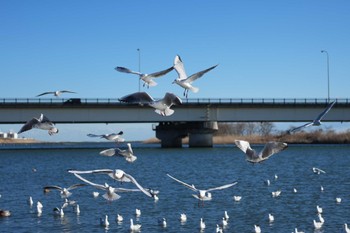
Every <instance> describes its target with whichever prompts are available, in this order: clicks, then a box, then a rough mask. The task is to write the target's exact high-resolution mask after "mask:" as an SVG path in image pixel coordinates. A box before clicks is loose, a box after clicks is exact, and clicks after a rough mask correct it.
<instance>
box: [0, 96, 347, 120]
mask: <svg viewBox="0 0 350 233" xmlns="http://www.w3.org/2000/svg"><path fill="white" fill-rule="evenodd" d="M333 100H336V101H337V103H336V104H335V105H334V107H333V108H332V110H331V111H330V112H329V113H328V114H327V115H326V117H325V118H324V119H323V121H350V100H349V99H331V100H330V101H333ZM327 104H328V101H327V99H291V98H290V99H282V98H260V99H257V98H254V99H252V98H241V99H240V98H202V99H183V104H182V105H178V106H173V107H172V108H173V109H174V110H175V113H174V114H173V115H172V116H170V117H163V116H160V115H158V114H156V113H154V109H153V108H151V107H149V106H140V105H139V104H126V103H120V102H119V101H118V99H113V98H110V99H109V98H108V99H107V98H106V99H98V98H71V99H62V98H52V99H43V98H6V99H0V123H24V122H26V121H27V120H29V119H31V118H32V117H35V116H39V115H40V113H44V114H45V115H47V116H48V117H49V118H50V119H51V120H52V121H54V122H56V123H128V122H129V123H131V122H140V123H141V122H150V123H156V122H168V121H181V122H186V121H218V122H239V121H247V122H249V121H251V122H261V121H270V122H293V121H311V120H313V119H314V118H315V117H316V116H318V115H319V113H320V112H322V111H323V109H324V108H325V107H326V106H327Z"/></svg>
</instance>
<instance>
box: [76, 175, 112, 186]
mask: <svg viewBox="0 0 350 233" xmlns="http://www.w3.org/2000/svg"><path fill="white" fill-rule="evenodd" d="M73 175H75V176H76V177H77V178H78V179H79V180H81V181H83V182H85V183H87V184H89V185H92V186H94V187H95V188H98V189H103V190H106V187H105V186H104V185H100V184H95V183H93V182H91V181H89V180H87V179H84V178H83V177H81V176H80V175H78V174H76V173H73Z"/></svg>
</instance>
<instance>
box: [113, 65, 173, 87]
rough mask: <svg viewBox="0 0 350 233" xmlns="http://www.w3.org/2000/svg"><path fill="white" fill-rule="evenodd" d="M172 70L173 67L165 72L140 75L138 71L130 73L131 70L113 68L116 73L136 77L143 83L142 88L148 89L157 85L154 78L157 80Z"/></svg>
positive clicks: (118, 67)
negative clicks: (134, 75)
mask: <svg viewBox="0 0 350 233" xmlns="http://www.w3.org/2000/svg"><path fill="white" fill-rule="evenodd" d="M173 69H174V67H170V68H168V69H165V70H162V71H159V72H154V73H151V74H144V73H141V72H138V71H132V70H130V69H128V68H125V67H120V66H117V67H116V68H115V70H116V71H119V72H122V73H128V74H136V75H138V76H139V78H140V79H141V80H142V81H143V82H144V83H143V86H146V85H147V87H148V88H149V87H154V86H156V85H157V83H156V82H155V81H154V80H153V79H154V78H159V77H161V76H164V75H166V74H167V73H169V72H170V71H172V70H173Z"/></svg>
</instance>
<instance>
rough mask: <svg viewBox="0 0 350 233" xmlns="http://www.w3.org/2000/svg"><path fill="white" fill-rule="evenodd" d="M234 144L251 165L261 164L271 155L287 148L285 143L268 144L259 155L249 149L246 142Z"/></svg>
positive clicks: (238, 141) (236, 141) (237, 141)
mask: <svg viewBox="0 0 350 233" xmlns="http://www.w3.org/2000/svg"><path fill="white" fill-rule="evenodd" d="M235 144H236V145H237V147H238V148H239V149H241V150H242V151H243V152H244V153H245V154H246V159H247V161H248V162H251V163H260V162H263V161H265V160H267V159H268V158H269V157H270V156H271V155H273V154H276V153H278V152H280V151H282V150H284V149H286V148H287V143H284V142H268V143H267V144H266V145H265V147H264V148H263V149H262V150H261V151H260V152H259V153H257V152H256V151H255V150H254V149H252V148H251V147H250V144H249V142H247V141H243V140H235Z"/></svg>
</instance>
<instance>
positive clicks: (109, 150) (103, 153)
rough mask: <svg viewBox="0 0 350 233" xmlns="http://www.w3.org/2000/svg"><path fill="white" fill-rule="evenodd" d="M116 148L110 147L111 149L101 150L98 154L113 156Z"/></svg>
mask: <svg viewBox="0 0 350 233" xmlns="http://www.w3.org/2000/svg"><path fill="white" fill-rule="evenodd" d="M115 152H116V149H114V148H111V149H107V150H103V151H101V152H100V155H104V156H113V155H115Z"/></svg>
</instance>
